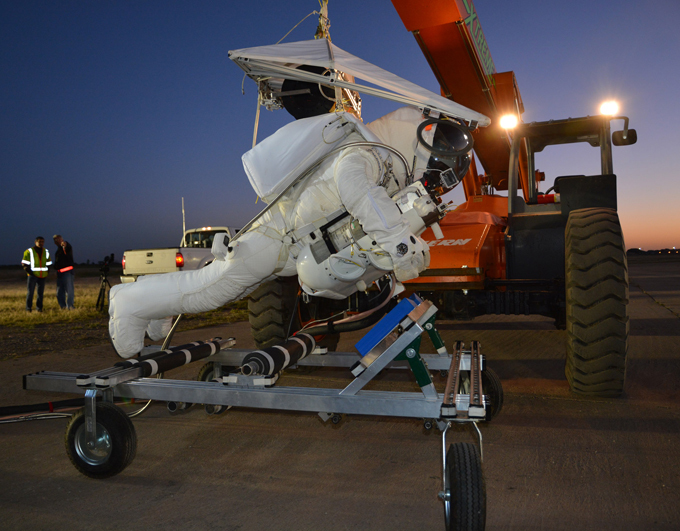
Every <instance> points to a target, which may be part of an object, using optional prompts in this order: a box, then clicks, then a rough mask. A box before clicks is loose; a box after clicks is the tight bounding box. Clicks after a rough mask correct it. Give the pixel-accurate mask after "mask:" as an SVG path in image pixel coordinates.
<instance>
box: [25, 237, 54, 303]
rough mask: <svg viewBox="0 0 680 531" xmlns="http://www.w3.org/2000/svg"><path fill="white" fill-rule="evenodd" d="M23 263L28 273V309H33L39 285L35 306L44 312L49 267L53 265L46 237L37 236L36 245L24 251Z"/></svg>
mask: <svg viewBox="0 0 680 531" xmlns="http://www.w3.org/2000/svg"><path fill="white" fill-rule="evenodd" d="M21 265H23V266H24V269H25V270H26V274H27V275H28V283H27V293H26V311H27V312H30V311H31V309H32V306H33V293H34V291H35V287H36V286H38V297H37V299H36V300H35V307H36V309H37V310H38V311H39V312H42V311H43V292H44V291H45V279H46V278H47V268H48V267H49V266H51V265H52V259H51V258H50V252H49V251H48V250H47V249H45V238H43V237H42V236H38V237H36V239H35V245H34V246H33V247H31V248H29V249H26V251H25V252H24V259H23V260H22V261H21Z"/></svg>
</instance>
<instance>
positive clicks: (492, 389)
mask: <svg viewBox="0 0 680 531" xmlns="http://www.w3.org/2000/svg"><path fill="white" fill-rule="evenodd" d="M482 391H483V392H484V395H485V396H486V397H487V398H488V402H487V404H486V421H487V422H488V421H490V420H492V419H493V418H494V417H495V416H496V415H498V414H499V413H500V412H501V410H502V409H503V386H502V385H501V379H500V378H499V377H498V375H497V374H496V372H495V371H493V370H491V369H489V368H486V369H484V370H483V371H482Z"/></svg>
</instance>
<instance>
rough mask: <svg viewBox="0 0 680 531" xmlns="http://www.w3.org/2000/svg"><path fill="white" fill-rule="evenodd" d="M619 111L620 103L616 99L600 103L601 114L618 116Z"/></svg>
mask: <svg viewBox="0 0 680 531" xmlns="http://www.w3.org/2000/svg"><path fill="white" fill-rule="evenodd" d="M618 113H619V104H618V103H616V102H615V101H605V102H603V103H602V105H600V114H604V115H606V116H616V115H617V114H618Z"/></svg>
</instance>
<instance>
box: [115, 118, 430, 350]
mask: <svg viewBox="0 0 680 531" xmlns="http://www.w3.org/2000/svg"><path fill="white" fill-rule="evenodd" d="M341 114H342V113H341ZM316 118H318V117H314V118H307V119H305V120H310V121H311V120H315V119H316ZM350 118H352V119H351V123H352V124H354V125H353V127H349V128H348V129H349V130H351V131H352V132H351V133H350V134H348V135H346V136H345V137H344V138H343V140H342V142H341V143H340V145H344V144H347V143H352V142H357V141H367V140H368V141H371V142H379V143H383V144H386V145H388V146H391V147H392V148H394V149H396V150H397V151H399V152H400V153H401V154H402V155H403V156H404V158H405V160H406V161H408V163H409V164H413V170H414V173H415V174H416V175H417V174H418V172H419V171H420V172H422V171H423V170H424V168H425V166H426V165H427V161H428V159H429V157H430V153H429V152H428V151H427V150H426V149H424V148H423V146H422V144H420V143H419V142H418V141H417V137H416V129H417V127H418V125H419V124H420V123H421V122H422V121H423V116H422V114H421V112H420V111H419V110H418V109H416V108H413V107H404V108H401V109H398V110H397V111H394V112H393V113H390V114H388V115H386V116H385V117H383V118H380V119H379V120H376V121H375V122H373V123H372V124H369V125H368V126H365V125H363V124H361V122H359V121H358V120H356V119H355V118H353V117H350ZM305 120H298V121H297V122H296V124H297V125H296V127H297V128H298V129H299V128H300V127H301V126H304V123H305ZM310 123H311V122H310ZM284 137H285V135H284ZM270 138H272V137H270ZM279 144H280V142H278V143H272V144H271V145H272V149H282V148H281V147H280V146H279ZM277 146H278V147H277ZM312 147H313V146H310V150H311V149H312ZM266 148H267V140H264V141H263V142H262V143H261V144H260V145H259V146H257V147H256V148H254V149H259V150H260V151H262V150H263V149H265V150H266ZM283 151H285V148H283V149H282V152H283ZM249 153H250V152H249ZM251 159H252V157H251ZM398 159H399V157H396V156H394V154H392V155H391V156H390V152H389V151H388V150H387V149H381V148H375V147H374V148H371V147H358V146H350V147H347V148H345V149H342V150H340V151H338V152H336V153H331V154H330V156H328V157H327V158H326V159H325V160H324V161H323V162H322V163H321V164H320V165H319V166H318V167H316V168H314V171H313V172H312V173H311V175H309V176H308V177H306V178H305V179H304V180H302V181H300V182H299V183H297V184H294V185H293V186H292V187H291V188H290V189H289V190H288V191H286V193H285V194H284V195H283V196H282V197H281V198H280V199H279V200H278V201H276V204H274V205H273V206H272V207H271V208H270V209H269V210H268V211H267V212H266V213H265V214H264V215H262V216H261V217H260V218H259V219H258V220H257V221H256V222H255V223H254V224H253V225H252V226H251V227H250V228H249V229H248V230H247V232H245V233H244V234H243V235H241V236H240V237H239V238H238V239H237V240H236V241H234V242H230V243H229V247H228V248H227V247H226V246H224V245H221V242H217V243H216V245H214V246H213V254H215V256H216V259H215V261H213V262H212V263H211V264H210V265H208V266H206V267H204V268H203V269H199V270H197V271H187V272H178V273H169V274H165V275H152V276H146V277H140V278H139V279H138V281H137V282H135V283H132V284H121V285H118V286H114V287H113V288H112V289H111V294H110V306H109V314H110V321H109V333H110V336H111V339H112V341H113V344H114V347H115V349H116V351H117V352H118V354H119V355H120V356H121V357H123V358H129V357H131V356H133V355H135V354H137V353H138V352H139V351H140V350H141V349H142V347H143V345H144V342H143V341H144V333H145V331H146V332H147V333H148V334H149V336H150V337H151V338H152V339H154V340H158V339H162V338H163V337H164V336H165V335H166V334H167V332H168V331H169V320H168V319H167V318H168V316H173V315H178V314H181V313H198V312H203V311H207V310H211V309H215V308H218V307H220V306H222V305H224V304H226V303H228V302H231V301H234V300H238V299H240V298H242V297H244V296H246V295H248V294H249V293H251V292H252V291H253V290H255V289H256V288H257V287H258V286H259V285H260V284H262V283H263V282H265V281H268V280H271V279H273V278H274V277H275V276H276V275H278V276H291V275H294V274H296V258H297V255H298V253H299V252H300V248H301V242H299V241H296V238H295V237H291V235H294V234H295V233H294V231H298V230H299V229H301V228H303V227H305V226H309V225H310V224H314V223H317V224H318V222H319V220H323V219H325V218H327V217H328V216H331V215H332V213H334V212H337V211H338V209H339V208H341V207H344V209H346V211H347V212H348V213H349V214H350V215H351V216H352V217H353V218H354V219H356V220H358V221H359V222H360V223H361V226H362V227H363V230H364V232H365V233H366V234H367V235H369V236H370V237H371V238H372V239H373V240H374V241H375V242H377V245H378V246H379V247H380V248H382V250H384V251H385V252H387V253H389V255H390V257H391V259H392V264H393V268H394V273H395V276H396V278H397V279H398V280H400V281H405V280H409V279H412V278H415V277H417V276H418V274H419V273H420V272H421V271H423V269H425V268H426V267H427V265H428V264H429V251H428V247H427V244H426V243H425V242H424V241H423V240H421V239H420V238H418V237H417V236H415V235H414V234H412V233H411V231H410V226H409V223H408V222H407V221H406V219H405V218H404V217H403V216H402V214H401V213H400V211H399V209H398V208H397V206H396V204H395V203H394V201H393V200H392V199H390V195H392V194H393V193H394V192H396V191H398V190H399V188H402V187H404V185H405V179H406V176H407V172H406V171H405V169H404V168H403V164H402V162H401V161H400V160H398ZM251 162H252V161H251ZM244 165H246V170H247V171H248V170H250V173H249V176H250V177H251V180H252V176H251V174H252V168H249V167H248V165H247V164H246V156H244ZM381 181H382V182H383V186H380V185H378V183H379V182H381ZM265 199H267V198H265Z"/></svg>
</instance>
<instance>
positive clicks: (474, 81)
mask: <svg viewBox="0 0 680 531" xmlns="http://www.w3.org/2000/svg"><path fill="white" fill-rule="evenodd" d="M392 3H393V4H394V6H395V8H396V10H397V12H398V13H399V15H400V17H401V19H402V21H403V23H404V25H405V26H406V29H407V30H408V31H410V32H412V33H413V35H414V37H415V38H416V41H417V42H418V44H419V46H420V48H421V50H422V51H423V54H424V55H425V57H426V59H427V61H428V63H429V64H430V67H431V68H432V71H433V72H434V74H435V76H436V78H437V80H438V81H439V84H440V86H441V91H442V95H444V96H445V97H447V98H451V99H453V100H454V101H456V102H458V103H460V104H462V105H465V106H467V107H470V108H472V109H475V110H477V111H478V112H481V113H483V114H485V115H487V116H489V117H491V119H492V125H491V126H489V127H486V128H480V129H477V130H476V131H475V132H473V136H474V137H475V147H474V149H475V153H476V156H477V159H478V160H479V162H480V163H481V165H482V166H483V168H484V174H480V173H479V172H478V171H477V168H476V167H475V166H474V165H473V166H472V167H471V168H470V171H469V172H468V174H467V175H466V177H465V178H464V180H463V186H464V191H465V198H466V201H465V203H464V204H463V205H461V206H460V207H458V208H457V209H456V210H455V211H453V212H451V213H450V214H448V215H447V216H446V217H445V218H444V220H443V221H442V222H440V226H441V228H442V230H443V232H444V236H445V237H444V239H443V240H439V241H436V240H435V239H434V237H433V236H432V235H431V234H430V235H428V233H427V232H426V233H425V234H424V235H423V237H424V239H426V240H429V241H430V242H431V245H432V248H431V254H432V263H431V264H430V268H429V269H428V270H427V271H425V272H423V273H422V275H421V277H420V278H418V279H415V280H413V281H412V282H411V284H412V286H411V288H412V289H415V290H417V291H419V292H421V293H422V292H425V293H426V296H428V298H430V299H431V300H433V302H434V303H435V304H436V305H437V306H438V307H439V308H440V316H441V317H450V318H464V319H465V318H467V319H469V318H471V317H474V316H476V315H481V314H489V313H490V314H540V315H546V316H550V317H554V318H555V324H556V326H557V327H558V328H564V327H565V326H566V329H567V364H566V375H567V379H568V380H569V384H570V385H571V387H572V389H573V390H574V391H577V392H580V393H587V394H593V395H601V396H611V395H618V394H620V393H621V392H622V390H623V384H624V378H625V362H626V352H627V346H628V312H627V303H628V272H627V262H626V252H625V246H624V241H623V235H622V232H621V226H620V223H619V219H618V215H617V213H616V208H617V199H616V176H615V175H614V171H613V167H612V142H613V143H614V145H629V144H633V143H635V141H636V139H637V135H636V132H635V130H632V129H628V118H626V117H621V116H618V117H612V116H589V117H584V118H576V119H566V120H550V121H548V122H538V123H529V124H525V123H520V124H519V125H518V126H517V127H516V128H515V129H514V130H512V131H511V132H505V131H504V130H503V129H502V128H501V127H500V125H499V124H500V121H501V120H500V119H501V117H503V116H505V115H510V116H514V117H515V118H517V119H518V121H520V119H521V115H522V113H523V111H524V105H523V102H522V98H521V96H520V93H519V89H518V87H517V81H516V79H515V75H514V73H513V72H502V73H498V72H496V70H495V66H494V63H493V60H492V58H491V55H490V53H489V49H488V46H487V44H486V39H485V37H484V33H483V31H482V28H481V25H480V22H479V19H478V18H477V13H476V11H475V8H474V5H473V3H472V0H455V1H444V0H437V1H432V2H427V3H425V4H418V5H416V4H415V3H414V2H410V1H409V0H392ZM615 119H619V120H620V119H623V120H624V124H625V125H624V130H623V131H617V132H615V133H614V134H613V135H612V134H611V131H610V122H611V120H615ZM577 142H586V143H588V144H590V145H591V146H593V147H598V148H599V149H600V163H601V168H600V174H599V175H591V176H585V175H565V176H558V177H557V178H555V180H554V184H553V186H552V187H551V188H550V189H548V190H547V191H548V192H553V193H542V192H540V191H539V183H541V182H542V181H544V180H545V175H544V174H543V173H542V172H540V171H538V169H537V168H536V157H535V155H536V154H537V153H541V152H542V151H543V150H544V149H545V148H546V147H548V146H553V145H558V144H572V143H577ZM502 190H507V197H505V196H501V195H498V194H497V193H495V192H494V191H502ZM520 191H521V194H520Z"/></svg>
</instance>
